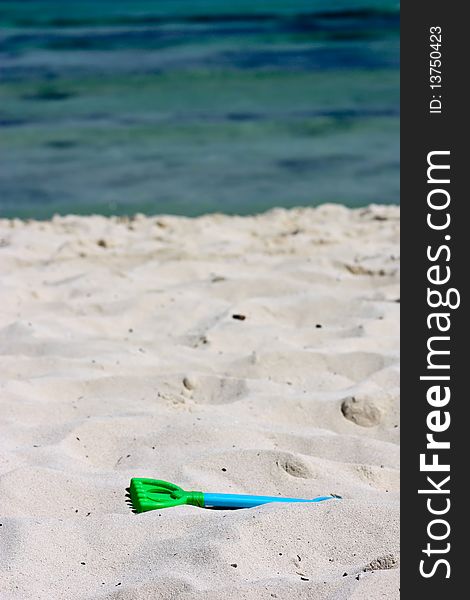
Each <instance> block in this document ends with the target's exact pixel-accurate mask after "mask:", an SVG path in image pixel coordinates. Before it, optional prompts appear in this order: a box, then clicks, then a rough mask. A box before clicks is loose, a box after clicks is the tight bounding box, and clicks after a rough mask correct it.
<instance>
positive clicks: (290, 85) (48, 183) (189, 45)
mask: <svg viewBox="0 0 470 600" xmlns="http://www.w3.org/2000/svg"><path fill="white" fill-rule="evenodd" d="M398 33H399V15H398V5H397V3H395V2H387V1H386V0H382V1H379V0H376V1H372V0H371V1H370V2H361V1H359V0H354V1H353V0H349V1H348V0H342V1H340V0H337V1H331V0H330V1H328V2H327V1H319V0H317V1H315V0H309V1H306V0H282V1H281V0H251V1H247V0H240V1H238V2H228V1H223V0H200V1H196V0H192V1H190V0H158V1H157V0H136V1H130V0H124V1H119V0H116V1H111V0H93V1H91V0H77V1H69V2H67V1H65V0H62V1H49V2H47V1H41V0H22V1H21V0H19V1H1V0H0V81H1V83H0V213H1V214H2V215H3V216H8V217H13V216H20V217H34V218H47V217H50V216H51V215H52V214H54V213H70V212H73V213H83V214H86V213H96V212H98V213H103V214H128V213H135V212H145V213H150V214H155V213H161V212H165V213H175V214H186V215H196V214H201V213H205V212H212V211H219V212H227V213H238V214H246V213H253V212H258V211H262V210H265V209H267V208H270V207H272V206H296V205H315V204H319V203H322V202H341V203H344V204H347V205H349V206H360V205H364V204H367V203H370V202H384V203H396V202H398V196H399V162H398V142H399V138H398V119H399V114H398V107H399V37H398Z"/></svg>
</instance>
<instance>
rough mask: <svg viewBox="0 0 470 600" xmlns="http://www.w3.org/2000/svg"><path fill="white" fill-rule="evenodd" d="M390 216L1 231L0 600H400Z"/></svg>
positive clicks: (295, 213) (107, 223)
mask: <svg viewBox="0 0 470 600" xmlns="http://www.w3.org/2000/svg"><path fill="white" fill-rule="evenodd" d="M398 219H399V213H398V208H396V207H383V206H372V207H370V208H368V209H361V210H354V211H352V210H348V209H346V208H344V207H341V206H331V205H325V206H323V207H320V208H318V209H298V210H291V211H286V210H274V211H271V212H269V213H267V214H265V215H261V216H257V217H251V218H238V217H237V218H235V217H226V216H220V215H213V216H208V217H203V218H200V219H196V220H192V219H183V218H177V217H158V218H144V217H136V218H135V219H132V220H130V221H129V220H124V219H117V218H113V219H105V218H103V217H86V218H79V217H65V218H55V219H53V221H52V222H45V223H41V222H30V223H22V222H20V221H1V222H0V238H1V243H0V245H1V247H0V261H1V288H2V289H1V291H2V294H1V296H2V308H1V313H2V314H1V319H0V353H1V363H2V376H3V380H2V385H1V400H0V402H1V405H0V515H1V518H0V523H1V527H0V548H1V549H0V598H1V599H2V600H4V599H10V598H14V599H29V598H32V599H38V600H40V599H48V600H49V599H54V600H55V599H58V600H63V599H64V600H68V599H92V598H108V599H116V600H117V599H120V600H123V599H128V600H131V599H132V600H137V599H144V598H145V599H165V600H167V599H168V600H170V599H175V600H179V599H182V600H190V599H196V598H197V599H201V600H202V599H204V600H206V599H208V600H212V599H214V600H215V599H219V598H220V599H224V600H231V599H233V600H241V599H245V598H247V599H252V600H263V599H265V598H266V599H269V600H270V599H271V598H278V599H280V600H297V599H304V598H305V599H314V600H317V599H318V600H321V599H327V598H328V599H330V598H331V599H333V598H334V599H335V600H341V599H343V598H344V599H346V598H354V599H356V600H362V599H364V598H367V599H368V600H374V599H376V598H398V597H399V591H398V590H399V579H398V568H397V567H398V561H399V539H398V522H397V521H398V500H399V495H398V450H399V447H398V442H399V429H398V398H399V389H398V385H399V367H398V317H399V304H398V299H399V283H398V281H399V273H398V259H399V257H398V230H399V220H398ZM234 314H241V315H245V316H246V319H245V320H244V321H242V320H236V319H233V317H232V315H234ZM183 380H184V383H183ZM188 388H189V389H188ZM131 476H150V477H158V478H162V479H168V480H169V481H173V482H175V483H178V484H179V485H181V486H182V487H184V488H186V489H200V490H203V491H212V492H242V493H259V494H283V495H289V496H303V497H313V496H316V495H323V494H327V493H331V492H333V493H336V494H341V495H342V496H343V499H342V500H333V501H330V502H325V503H322V504H316V505H315V504H313V505H299V504H297V505H295V504H291V505H284V506H283V505H274V504H271V505H266V506H263V507H259V508H256V509H251V510H241V511H233V512H230V511H211V510H203V509H198V508H194V507H186V506H185V507H179V508H174V509H166V510H162V511H153V512H149V513H146V514H141V515H135V514H132V512H131V511H130V510H129V508H128V506H127V504H126V498H125V488H126V487H127V485H128V483H129V479H130V477H131ZM235 565H236V566H235Z"/></svg>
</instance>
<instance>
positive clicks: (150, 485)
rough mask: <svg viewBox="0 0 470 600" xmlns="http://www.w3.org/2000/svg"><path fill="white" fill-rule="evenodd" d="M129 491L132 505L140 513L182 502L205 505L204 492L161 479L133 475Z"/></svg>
mask: <svg viewBox="0 0 470 600" xmlns="http://www.w3.org/2000/svg"><path fill="white" fill-rule="evenodd" d="M129 493H130V497H131V502H132V506H133V508H134V510H135V511H136V512H138V513H141V512H145V511H147V510H155V509H160V508H169V507H170V506H180V505H181V504H191V505H193V506H201V507H203V506H204V495H203V494H202V492H187V491H185V490H183V489H182V488H180V487H179V486H178V485H175V484H174V483H169V482H168V481H163V480H161V479H146V478H142V477H133V478H132V479H131V485H130V489H129Z"/></svg>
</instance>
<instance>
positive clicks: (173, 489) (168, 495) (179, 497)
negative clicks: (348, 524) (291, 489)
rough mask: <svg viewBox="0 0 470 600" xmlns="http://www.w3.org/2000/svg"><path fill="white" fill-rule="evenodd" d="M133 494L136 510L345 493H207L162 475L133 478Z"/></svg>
mask: <svg viewBox="0 0 470 600" xmlns="http://www.w3.org/2000/svg"><path fill="white" fill-rule="evenodd" d="M129 491H130V497H131V502H132V506H133V508H134V510H135V512H138V513H141V512H145V511H147V510H157V509H161V508H169V507H171V506H180V505H181V504H190V505H192V506H200V507H201V508H227V509H230V508H252V507H253V506H259V505H260V504H268V503H269V502H323V500H332V499H333V498H340V497H341V496H336V495H333V494H332V495H330V496H318V497H317V498H312V499H309V500H307V499H302V498H283V497H281V496H245V495H243V494H206V493H205V492H194V491H191V492H187V491H185V490H183V489H181V488H180V487H179V486H177V485H175V484H174V483H169V482H168V481H162V480H161V479H145V478H141V477H134V478H132V479H131V485H130V490H129Z"/></svg>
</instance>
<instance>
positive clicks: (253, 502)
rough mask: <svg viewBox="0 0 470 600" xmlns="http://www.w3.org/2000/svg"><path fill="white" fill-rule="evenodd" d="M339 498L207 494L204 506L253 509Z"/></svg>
mask: <svg viewBox="0 0 470 600" xmlns="http://www.w3.org/2000/svg"><path fill="white" fill-rule="evenodd" d="M337 497H338V496H318V497H317V498H312V499H310V500H306V499H303V498H283V497H282V496H245V495H243V494H206V493H204V506H205V507H207V508H252V507H253V506H260V504H268V503H269V502H323V500H332V499H333V498H337Z"/></svg>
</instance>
